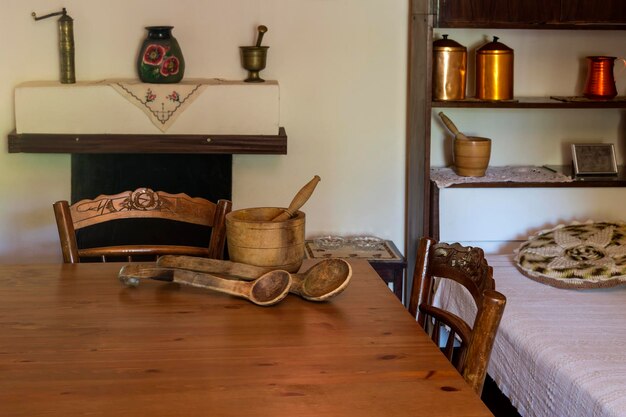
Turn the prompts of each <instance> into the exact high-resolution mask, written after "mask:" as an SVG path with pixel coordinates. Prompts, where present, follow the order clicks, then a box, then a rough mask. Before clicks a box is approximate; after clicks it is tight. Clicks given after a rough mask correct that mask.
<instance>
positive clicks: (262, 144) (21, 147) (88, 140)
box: [9, 127, 287, 155]
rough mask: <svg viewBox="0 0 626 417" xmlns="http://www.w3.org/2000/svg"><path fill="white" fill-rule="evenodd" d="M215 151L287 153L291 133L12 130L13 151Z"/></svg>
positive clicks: (11, 148) (283, 131)
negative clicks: (119, 133) (171, 133)
mask: <svg viewBox="0 0 626 417" xmlns="http://www.w3.org/2000/svg"><path fill="white" fill-rule="evenodd" d="M18 152H26V153H94V154H103V153H170V154H181V153H215V154H272V155H286V154H287V133H286V132H285V128H283V127H280V128H279V130H278V135H211V134H206V135H109V134H45V133H19V134H18V133H16V132H15V131H13V132H11V133H9V153H18Z"/></svg>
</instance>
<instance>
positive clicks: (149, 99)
mask: <svg viewBox="0 0 626 417" xmlns="http://www.w3.org/2000/svg"><path fill="white" fill-rule="evenodd" d="M155 99H156V94H154V93H153V92H152V90H151V89H149V88H148V89H147V90H146V103H150V102H152V101H154V100H155Z"/></svg>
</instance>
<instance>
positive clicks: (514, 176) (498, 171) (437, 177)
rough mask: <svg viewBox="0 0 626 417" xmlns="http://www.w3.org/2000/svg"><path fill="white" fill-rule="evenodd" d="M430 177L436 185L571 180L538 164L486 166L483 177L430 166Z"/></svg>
mask: <svg viewBox="0 0 626 417" xmlns="http://www.w3.org/2000/svg"><path fill="white" fill-rule="evenodd" d="M430 179H431V180H433V181H434V182H435V183H436V184H437V187H439V188H446V187H449V186H451V185H454V184H466V183H481V182H572V181H574V180H573V179H572V178H571V177H568V176H567V175H564V174H561V173H558V172H554V171H552V170H549V169H548V168H544V167H538V166H503V167H488V168H487V172H485V176H484V177H461V176H459V175H456V174H455V173H454V170H453V169H452V168H431V169H430Z"/></svg>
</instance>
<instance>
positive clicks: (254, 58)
mask: <svg viewBox="0 0 626 417" xmlns="http://www.w3.org/2000/svg"><path fill="white" fill-rule="evenodd" d="M257 31H258V35H257V40H256V45H254V46H240V47H239V50H240V52H241V66H242V67H244V68H245V69H246V70H248V78H246V79H245V80H244V81H245V82H247V83H262V82H265V80H264V79H263V78H261V77H260V76H259V71H261V70H262V69H264V68H265V63H266V60H267V50H268V48H269V46H261V42H262V41H263V35H265V32H267V27H266V26H263V25H260V26H259V27H258V28H257Z"/></svg>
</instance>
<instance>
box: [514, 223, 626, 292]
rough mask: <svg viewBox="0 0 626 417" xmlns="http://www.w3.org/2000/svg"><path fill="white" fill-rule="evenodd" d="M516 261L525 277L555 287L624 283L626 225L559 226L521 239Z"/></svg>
mask: <svg viewBox="0 0 626 417" xmlns="http://www.w3.org/2000/svg"><path fill="white" fill-rule="evenodd" d="M515 262H516V263H517V266H518V268H519V269H520V270H521V271H522V272H523V273H524V275H526V276H527V277H529V278H531V279H533V280H535V281H539V282H542V283H544V284H548V285H551V286H553V287H558V288H597V287H614V286H617V285H625V284H626V224H624V223H621V222H591V221H589V222H587V223H572V224H570V225H559V226H557V227H555V228H553V229H550V230H544V231H542V232H540V233H539V234H538V235H537V236H533V237H531V238H530V239H528V240H527V241H526V242H524V243H523V244H522V245H521V246H520V247H519V248H518V249H517V251H516V255H515Z"/></svg>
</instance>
